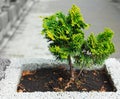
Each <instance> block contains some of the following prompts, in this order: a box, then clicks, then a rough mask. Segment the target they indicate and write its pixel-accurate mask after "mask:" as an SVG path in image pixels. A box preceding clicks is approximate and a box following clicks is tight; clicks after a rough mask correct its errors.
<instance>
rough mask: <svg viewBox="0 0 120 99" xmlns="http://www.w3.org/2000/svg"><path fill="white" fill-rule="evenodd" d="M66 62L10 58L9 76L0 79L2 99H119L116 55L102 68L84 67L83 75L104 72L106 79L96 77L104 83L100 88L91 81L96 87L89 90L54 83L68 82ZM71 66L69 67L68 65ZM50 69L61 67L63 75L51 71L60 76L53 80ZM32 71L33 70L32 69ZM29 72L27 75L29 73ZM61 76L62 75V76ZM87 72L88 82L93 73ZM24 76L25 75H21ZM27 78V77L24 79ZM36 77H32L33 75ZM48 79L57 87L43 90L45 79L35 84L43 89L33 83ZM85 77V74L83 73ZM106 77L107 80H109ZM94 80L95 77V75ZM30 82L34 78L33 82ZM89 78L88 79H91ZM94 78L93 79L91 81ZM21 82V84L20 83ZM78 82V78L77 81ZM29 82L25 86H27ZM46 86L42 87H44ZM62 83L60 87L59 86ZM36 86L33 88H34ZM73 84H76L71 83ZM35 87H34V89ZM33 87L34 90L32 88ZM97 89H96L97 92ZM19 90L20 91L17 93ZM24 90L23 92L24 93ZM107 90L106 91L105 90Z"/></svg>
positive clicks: (92, 85)
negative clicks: (87, 68)
mask: <svg viewBox="0 0 120 99" xmlns="http://www.w3.org/2000/svg"><path fill="white" fill-rule="evenodd" d="M64 66H65V64H61V63H60V62H56V61H53V60H45V59H11V65H10V66H8V67H7V69H6V77H5V79H2V80H1V81H0V99H8V98H9V99H59V98H62V99H108V98H109V99H119V97H120V77H119V75H120V72H119V71H120V63H119V61H118V60H116V59H114V58H110V59H107V60H106V61H105V66H104V67H103V68H101V69H98V68H96V71H95V70H92V72H91V73H89V71H88V70H84V71H83V74H84V75H85V74H88V75H94V76H96V75H98V74H100V73H101V74H102V75H104V78H99V79H97V80H100V79H102V80H103V83H104V86H101V85H103V83H102V84H101V85H100V86H99V87H98V89H99V90H97V89H95V87H94V86H96V85H98V84H97V83H95V82H92V83H91V84H89V83H88V84H87V85H86V86H89V87H90V88H91V87H92V88H94V89H90V88H89V89H87V88H86V87H85V86H83V88H81V89H80V88H79V89H80V90H79V91H78V89H76V88H74V90H75V91H71V89H72V88H68V89H67V91H64V92H63V90H61V88H62V87H64V85H61V84H60V83H56V82H55V84H53V83H52V82H53V81H56V80H57V82H58V81H59V82H61V81H64V82H65V81H67V76H68V75H66V78H65V76H62V75H60V74H61V73H65V72H63V71H67V69H65V68H64ZM66 67H68V66H66ZM47 68H49V69H50V70H51V69H53V68H54V69H55V70H57V69H58V68H59V69H60V70H62V71H61V72H60V74H56V72H55V71H54V72H53V73H52V72H51V75H53V74H56V75H57V78H56V77H55V78H53V79H52V80H51V79H50V75H49V73H48V74H46V73H45V72H48V71H47ZM36 69H39V70H40V71H41V72H42V73H40V72H38V74H37V71H36ZM25 71H27V72H25ZM30 71H33V72H30ZM43 73H44V74H46V76H41V77H40V78H38V77H39V76H40V75H41V74H43ZM33 74H37V75H38V77H37V76H34V75H33ZM26 75H27V76H26ZM59 75H60V76H59ZM88 75H86V77H87V78H88V79H86V80H88V81H89V79H91V78H90V76H88ZM21 76H23V78H21ZM25 77H27V78H26V79H27V80H28V81H27V80H25ZM32 77H33V78H32ZM42 77H43V78H44V79H45V78H46V80H47V82H49V84H46V87H47V88H48V87H51V88H53V89H54V90H51V89H49V88H48V90H43V86H45V82H43V84H42V82H38V83H36V85H37V86H38V84H39V83H41V84H40V85H41V88H42V89H41V88H38V89H39V90H40V91H38V90H37V89H35V87H36V86H34V85H33V82H34V81H35V82H37V81H40V80H41V79H43V78H42ZM82 77H83V78H85V77H84V76H82ZM82 77H81V78H82ZM97 78H98V77H97ZM106 78H107V79H106ZM93 79H94V78H93ZM30 81H33V82H32V83H31V84H30ZM81 81H82V82H80V83H81V84H83V85H84V81H83V80H81ZM88 81H86V82H88ZM91 81H92V80H91ZM20 82H21V83H20ZM78 82H79V81H78ZM24 83H25V84H26V87H25V85H24ZM106 84H109V85H110V86H109V88H108V87H106ZM42 85H43V86H42ZM58 85H59V87H58ZM28 86H31V89H29V88H28V89H27V87H28ZM32 86H34V87H32ZM71 86H74V85H71ZM32 89H35V90H32ZM31 90H32V91H31ZM96 90H97V91H96ZM17 91H18V92H17ZM23 91H24V92H23ZM55 91H62V92H55ZM104 91H107V92H104Z"/></svg>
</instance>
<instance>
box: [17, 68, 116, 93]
mask: <svg viewBox="0 0 120 99" xmlns="http://www.w3.org/2000/svg"><path fill="white" fill-rule="evenodd" d="M78 73H79V70H76V71H75V74H76V75H77V74H78ZM69 81H70V73H69V71H68V70H66V68H65V67H63V66H59V67H54V68H42V69H37V70H35V71H23V72H22V77H21V79H20V83H19V84H18V88H17V92H35V91H42V92H45V91H87V92H89V91H105V92H106V91H116V88H115V87H114V86H113V83H112V80H111V78H110V76H108V74H107V71H106V69H105V68H104V69H101V70H91V71H89V70H83V72H82V74H81V75H80V76H79V77H78V79H77V80H76V81H75V82H72V83H69Z"/></svg>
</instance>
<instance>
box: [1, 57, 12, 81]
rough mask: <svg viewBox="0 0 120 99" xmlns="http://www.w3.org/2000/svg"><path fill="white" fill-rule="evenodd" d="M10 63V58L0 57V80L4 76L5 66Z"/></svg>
mask: <svg viewBox="0 0 120 99" xmlns="http://www.w3.org/2000/svg"><path fill="white" fill-rule="evenodd" d="M9 65H10V60H9V59H5V58H0V80H1V79H2V78H4V77H5V72H4V71H5V69H6V66H9Z"/></svg>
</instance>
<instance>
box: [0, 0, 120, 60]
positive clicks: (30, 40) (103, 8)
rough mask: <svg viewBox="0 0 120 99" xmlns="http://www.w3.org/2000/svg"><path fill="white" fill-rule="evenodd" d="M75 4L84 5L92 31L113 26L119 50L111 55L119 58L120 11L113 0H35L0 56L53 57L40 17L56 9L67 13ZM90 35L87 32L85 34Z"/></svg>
mask: <svg viewBox="0 0 120 99" xmlns="http://www.w3.org/2000/svg"><path fill="white" fill-rule="evenodd" d="M72 4H77V5H78V6H80V7H81V12H82V13H83V16H84V18H85V20H86V22H87V23H90V24H91V27H90V29H89V32H95V33H96V34H97V32H101V31H103V29H104V27H110V28H111V29H112V30H113V31H114V32H115V36H114V40H113V41H114V43H115V47H116V53H115V54H113V55H112V56H111V57H115V58H120V45H119V42H120V39H119V37H120V33H119V32H120V28H119V26H120V13H119V11H120V10H118V9H117V8H116V6H115V5H114V3H113V2H111V1H110V0H106V1H104V0H96V1H95V0H81V1H77V0H66V1H64V2H62V1H61V0H36V3H35V4H34V5H33V7H32V9H31V11H30V12H29V14H28V15H27V16H26V17H25V19H24V20H23V23H22V24H21V25H20V26H19V28H18V29H17V31H16V33H15V35H14V36H13V37H12V38H11V39H10V41H9V42H8V44H7V45H6V46H5V47H4V48H3V49H2V51H1V52H0V55H2V56H5V57H32V58H47V59H48V58H49V59H51V58H53V56H52V55H51V53H50V52H49V50H48V43H47V41H46V40H45V39H44V37H43V36H42V35H41V34H40V32H41V30H42V19H40V18H39V16H41V15H42V16H44V15H50V14H51V13H54V12H56V11H59V10H62V11H63V12H67V10H68V9H69V8H70V7H71V5H72ZM86 35H88V32H87V33H86Z"/></svg>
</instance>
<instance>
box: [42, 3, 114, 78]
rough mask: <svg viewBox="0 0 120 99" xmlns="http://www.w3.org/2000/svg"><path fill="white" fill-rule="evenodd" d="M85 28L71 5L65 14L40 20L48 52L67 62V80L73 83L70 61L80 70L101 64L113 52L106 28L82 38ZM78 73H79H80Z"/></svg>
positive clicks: (80, 15) (83, 22) (85, 25)
mask: <svg viewBox="0 0 120 99" xmlns="http://www.w3.org/2000/svg"><path fill="white" fill-rule="evenodd" d="M88 27H89V24H87V23H85V21H84V18H83V16H82V14H81V12H80V8H79V7H77V6H76V5H73V6H72V8H71V9H70V10H69V12H68V14H67V15H65V14H63V13H62V12H58V13H56V14H53V15H51V16H49V17H45V18H44V19H43V30H42V34H44V35H45V38H47V39H48V42H49V50H50V51H51V53H53V54H54V55H55V57H56V59H58V60H61V61H64V60H67V61H68V64H69V66H70V74H71V78H72V79H73V80H74V79H75V76H74V70H73V64H72V63H73V62H72V59H73V60H74V63H75V64H77V65H78V66H80V68H81V70H82V68H83V67H91V66H92V65H93V64H102V63H103V62H104V60H105V59H106V58H108V57H109V55H110V54H112V53H113V52H114V51H115V49H114V45H113V43H112V41H111V40H112V37H113V31H112V30H110V29H108V28H106V29H105V30H104V32H102V33H100V34H98V35H97V36H95V35H94V34H93V33H92V34H90V36H89V37H88V39H85V37H84V30H85V29H86V28H88ZM80 73H81V72H80Z"/></svg>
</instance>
